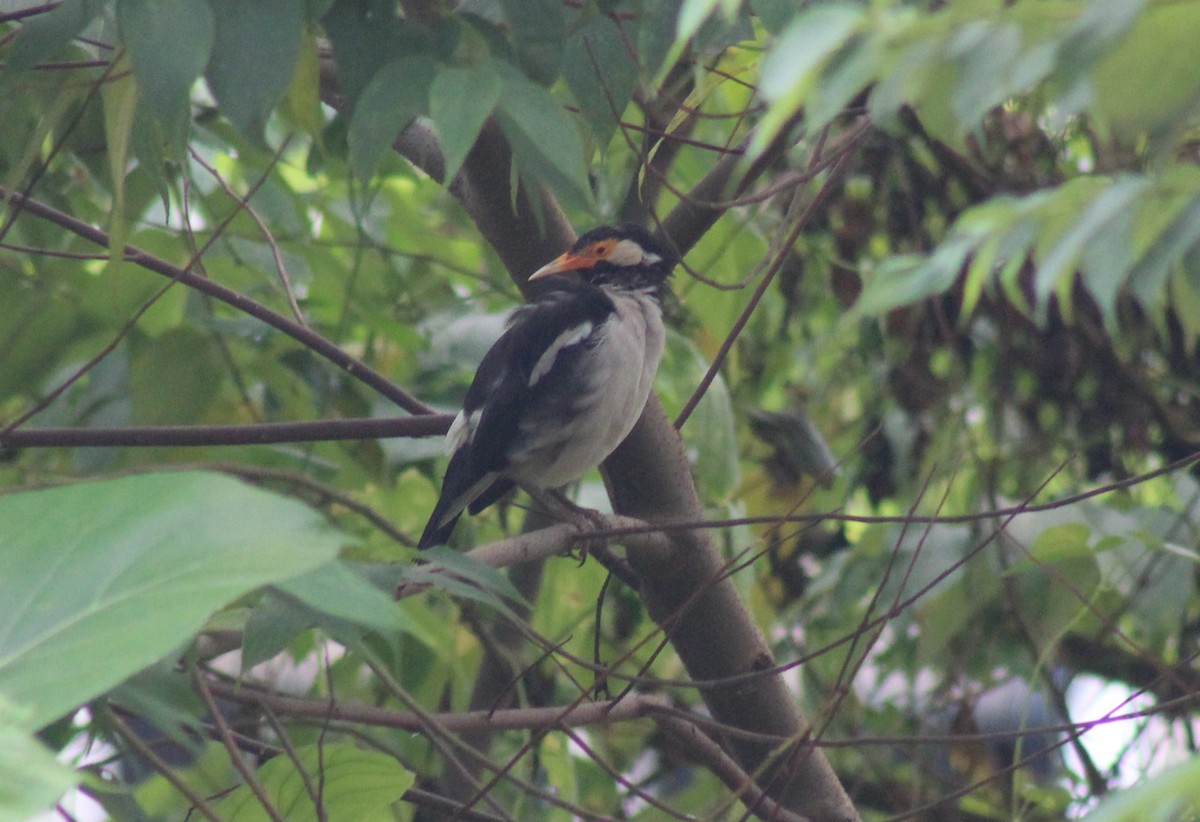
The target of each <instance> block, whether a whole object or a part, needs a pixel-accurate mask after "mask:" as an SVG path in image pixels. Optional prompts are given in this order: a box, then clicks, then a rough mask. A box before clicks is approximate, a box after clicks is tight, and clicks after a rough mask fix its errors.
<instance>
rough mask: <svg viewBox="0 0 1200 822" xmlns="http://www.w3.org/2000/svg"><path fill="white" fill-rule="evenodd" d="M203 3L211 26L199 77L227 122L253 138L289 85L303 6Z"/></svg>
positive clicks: (237, 0)
mask: <svg viewBox="0 0 1200 822" xmlns="http://www.w3.org/2000/svg"><path fill="white" fill-rule="evenodd" d="M209 2H211V3H212V7H213V12H214V13H215V15H216V24H217V25H216V36H215V39H214V41H213V47H212V56H211V58H210V59H209V61H208V70H207V71H206V72H205V75H204V76H205V77H206V78H207V79H208V85H209V88H211V89H212V93H213V96H214V97H216V98H217V103H218V104H220V107H221V113H222V114H224V115H225V116H226V117H227V118H228V119H229V122H231V123H233V124H234V126H236V127H237V128H238V130H240V131H241V132H242V133H243V134H250V135H257V134H259V133H261V131H262V129H263V126H264V125H265V124H266V122H267V115H268V114H270V113H271V109H273V108H274V107H275V104H276V103H278V102H279V100H280V99H281V98H282V97H283V93H284V92H285V91H287V88H288V85H289V84H290V83H291V81H292V74H293V73H294V72H295V69H296V62H297V59H298V58H299V56H300V44H301V42H302V38H303V33H304V14H305V12H304V4H303V3H301V2H300V0H256V2H254V3H245V2H242V0H209ZM251 78H253V81H251Z"/></svg>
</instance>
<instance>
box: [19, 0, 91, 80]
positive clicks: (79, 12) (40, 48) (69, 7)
mask: <svg viewBox="0 0 1200 822" xmlns="http://www.w3.org/2000/svg"><path fill="white" fill-rule="evenodd" d="M103 7H104V3H103V2H102V0H64V2H62V3H59V4H58V5H57V6H56V7H54V8H52V9H51V10H50V12H49V13H48V14H44V15H38V16H33V17H31V18H29V20H28V22H27V23H26V24H25V26H24V27H23V28H22V29H21V34H20V36H18V37H17V40H16V42H15V43H13V46H12V49H11V50H10V51H9V52H8V55H7V59H6V61H5V67H4V68H5V71H6V72H10V71H18V70H23V69H28V68H31V67H32V66H34V65H35V64H37V63H39V62H41V61H42V60H45V59H47V58H49V57H52V56H53V55H54V54H55V53H57V52H58V51H59V50H61V49H63V48H66V46H67V44H68V43H70V42H71V41H72V40H73V39H74V38H75V36H76V35H77V34H79V32H81V31H82V30H83V28H84V27H85V26H87V25H88V24H89V23H91V22H92V20H93V19H94V18H95V17H96V15H97V14H99V13H100V11H101V9H103ZM8 10H9V9H8V7H7V6H6V7H5V11H8Z"/></svg>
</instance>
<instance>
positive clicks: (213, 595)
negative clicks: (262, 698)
mask: <svg viewBox="0 0 1200 822" xmlns="http://www.w3.org/2000/svg"><path fill="white" fill-rule="evenodd" d="M0 532H3V533H4V534H6V537H5V546H4V550H3V551H0V693H4V694H5V695H7V696H8V697H9V698H11V699H13V700H15V701H17V702H19V703H23V704H27V705H29V706H31V710H32V719H31V724H32V725H34V726H41V725H44V724H46V723H47V722H50V721H51V720H53V719H55V718H56V717H58V716H60V715H61V714H63V713H64V712H65V711H68V710H70V709H71V708H73V707H75V706H76V705H79V704H81V703H83V702H85V701H87V700H89V699H91V698H93V697H95V696H97V695H99V694H101V693H103V692H104V691H107V690H108V689H109V688H111V687H113V686H114V685H116V684H117V683H119V682H120V681H121V680H123V679H125V678H126V677H128V676H130V675H131V674H133V673H135V672H137V671H138V670H140V669H142V668H144V667H146V666H147V665H149V664H151V663H152V662H154V661H155V660H157V659H159V658H160V657H162V656H163V655H165V654H167V653H169V652H170V651H171V650H172V649H173V648H175V647H177V646H178V645H179V644H180V643H182V642H184V641H186V640H187V639H188V637H190V636H191V635H192V634H193V633H195V632H196V631H197V630H198V629H199V628H200V627H201V626H202V625H203V624H204V621H205V620H206V619H207V618H208V617H209V615H210V614H212V613H213V612H214V611H215V610H217V609H218V608H220V607H222V606H223V605H225V604H226V603H228V602H229V601H230V600H232V599H234V598H236V597H238V596H240V595H241V594H243V593H245V592H246V591H249V590H251V589H253V588H257V587H259V586H261V585H266V584H269V583H272V582H279V581H282V580H286V579H288V578H290V577H294V576H296V575H298V574H302V573H304V572H305V571H307V570H309V569H311V568H314V567H316V566H317V565H320V564H321V563H323V562H327V561H329V560H330V559H331V558H332V557H333V556H334V555H335V554H336V553H337V550H338V547H339V545H340V543H341V538H340V537H339V536H338V535H337V534H336V533H335V532H333V531H332V530H330V529H329V528H328V526H327V525H326V524H325V523H324V521H323V520H322V519H321V518H320V517H319V516H318V515H317V514H316V513H314V512H313V511H311V510H310V509H308V508H306V507H305V506H303V505H300V504H299V503H297V502H294V501H292V500H289V499H286V498H282V497H278V496H275V495H273V494H269V493H266V492H265V491H261V490H258V489H255V488H252V487H250V486H247V485H245V484H243V483H241V482H238V481H236V480H233V479H230V478H228V477H223V476H219V475H215V474H202V473H177V474H154V475H145V476H136V477H125V478H122V479H116V480H109V481H104V482H94V483H83V484H79V485H72V486H68V487H65V488H55V489H50V490H42V491H28V492H23V493H17V494H11V495H8V496H4V497H0Z"/></svg>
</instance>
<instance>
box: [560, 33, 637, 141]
mask: <svg viewBox="0 0 1200 822" xmlns="http://www.w3.org/2000/svg"><path fill="white" fill-rule="evenodd" d="M562 69H563V79H564V80H566V81H567V85H568V86H569V87H570V88H571V93H572V94H574V95H575V102H576V103H578V104H579V112H580V114H582V115H583V119H584V121H585V122H587V124H588V128H590V129H591V131H592V134H594V135H595V137H596V141H597V142H598V143H599V144H600V145H601V146H604V145H607V144H608V141H609V139H610V138H611V137H612V135H613V132H614V131H615V130H616V128H617V122H618V121H619V120H620V117H621V114H622V113H623V112H624V111H625V107H626V106H627V105H629V101H630V99H632V97H633V84H634V83H635V82H636V81H637V64H636V63H635V62H634V60H633V57H632V56H631V55H630V54H629V47H628V45H627V44H626V42H625V41H624V40H623V39H621V32H620V30H619V29H618V28H617V24H616V23H615V22H613V20H612V19H610V18H608V17H599V18H597V19H595V20H593V21H592V22H591V23H589V24H588V25H586V26H583V27H582V28H580V29H579V30H578V31H576V32H575V33H574V34H573V35H572V37H571V39H570V40H569V41H568V43H567V48H566V54H565V55H564V56H563V67H562Z"/></svg>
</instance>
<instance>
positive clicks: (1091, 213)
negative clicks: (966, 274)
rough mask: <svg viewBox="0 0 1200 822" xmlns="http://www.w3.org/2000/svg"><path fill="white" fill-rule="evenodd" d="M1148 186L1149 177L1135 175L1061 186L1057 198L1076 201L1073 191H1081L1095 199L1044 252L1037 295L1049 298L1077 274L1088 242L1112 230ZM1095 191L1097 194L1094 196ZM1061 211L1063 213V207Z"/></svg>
mask: <svg viewBox="0 0 1200 822" xmlns="http://www.w3.org/2000/svg"><path fill="white" fill-rule="evenodd" d="M1146 188H1147V181H1146V180H1145V178H1141V177H1132V176H1131V177H1126V178H1122V179H1120V180H1116V181H1108V180H1105V179H1102V178H1101V179H1097V178H1082V179H1079V180H1075V181H1073V182H1072V183H1068V184H1067V185H1065V186H1063V187H1062V188H1061V189H1059V191H1058V192H1057V193H1056V195H1055V196H1056V199H1060V200H1066V199H1068V198H1070V199H1071V200H1072V201H1073V202H1075V201H1074V198H1073V197H1072V193H1073V190H1079V191H1080V192H1081V194H1082V195H1083V197H1085V198H1086V197H1090V198H1091V202H1089V203H1087V204H1086V206H1085V207H1083V212H1082V213H1081V214H1079V216H1078V217H1077V218H1076V219H1075V220H1074V222H1073V223H1072V224H1071V225H1070V226H1069V227H1068V228H1067V230H1066V231H1064V232H1063V233H1062V235H1061V236H1059V237H1058V238H1057V241H1056V242H1055V243H1054V245H1053V247H1052V248H1051V249H1050V251H1049V253H1047V254H1044V255H1040V258H1039V260H1038V267H1037V272H1036V274H1035V275H1034V294H1035V295H1036V297H1037V299H1038V302H1039V303H1041V302H1044V301H1045V300H1048V299H1049V297H1050V295H1051V294H1052V293H1053V291H1054V289H1055V287H1056V286H1057V285H1058V284H1059V282H1060V281H1061V279H1062V278H1063V277H1074V273H1075V266H1076V263H1077V262H1078V259H1079V257H1080V255H1081V254H1082V253H1083V251H1084V249H1085V248H1086V247H1087V245H1088V244H1089V243H1091V242H1092V241H1093V239H1094V238H1095V237H1098V236H1100V235H1101V234H1102V233H1103V232H1106V231H1108V230H1110V228H1111V225H1112V223H1113V222H1114V221H1115V220H1117V219H1119V218H1120V217H1121V215H1122V214H1126V213H1128V211H1129V210H1131V209H1132V208H1134V206H1135V204H1136V203H1137V201H1138V200H1139V199H1140V198H1141V196H1142V194H1143V193H1144V192H1145V190H1146ZM1097 189H1099V190H1098V191H1097ZM1093 193H1095V196H1094V197H1092V196H1091V195H1092V194H1093ZM1084 202H1086V200H1084V201H1083V202H1080V203H1079V205H1080V206H1083V203H1084ZM1059 213H1063V212H1062V211H1061V210H1060V212H1059ZM1066 213H1072V214H1074V213H1078V211H1075V210H1072V211H1070V212H1066ZM1122 273H1123V272H1122Z"/></svg>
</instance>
